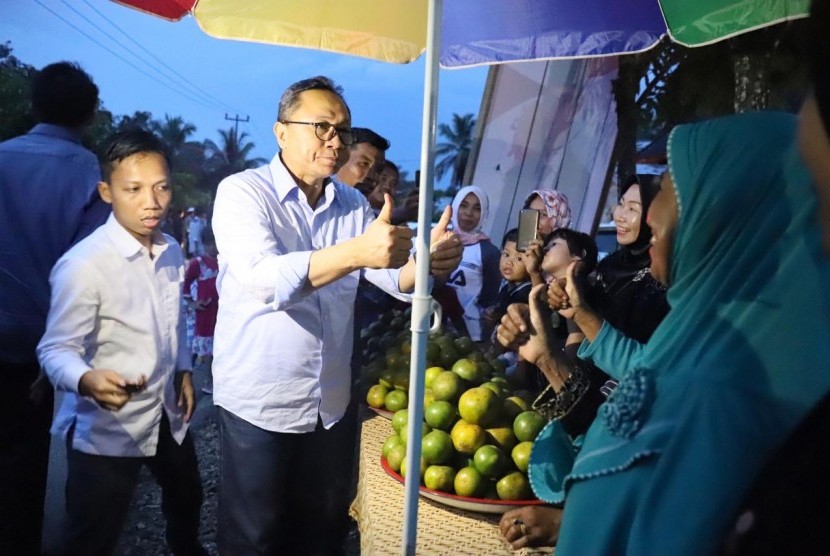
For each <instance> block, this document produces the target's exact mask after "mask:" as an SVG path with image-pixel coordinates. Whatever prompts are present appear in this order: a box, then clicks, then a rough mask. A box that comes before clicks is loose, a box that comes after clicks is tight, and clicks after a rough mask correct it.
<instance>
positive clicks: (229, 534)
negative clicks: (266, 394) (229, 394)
mask: <svg viewBox="0 0 830 556" xmlns="http://www.w3.org/2000/svg"><path fill="white" fill-rule="evenodd" d="M354 408H355V404H350V408H349V409H348V410H347V412H346V414H345V415H344V416H343V418H342V419H341V420H340V421H338V422H337V423H336V424H335V425H334V426H333V427H332V428H331V429H329V430H326V429H325V428H323V425H322V423H321V422H320V420H319V417H318V420H317V427H316V429H315V430H314V431H313V432H308V433H300V434H292V433H278V432H271V431H267V430H264V429H261V428H259V427H257V426H255V425H252V424H251V423H249V422H247V421H245V420H244V419H242V418H240V417H237V416H236V415H234V414H233V413H231V412H229V411H226V410H224V409H223V408H221V407H220V408H218V409H219V422H220V427H221V438H222V441H221V442H222V451H221V462H220V467H221V469H220V484H219V538H218V541H219V553H220V554H232V555H234V556H248V555H254V554H257V555H269V556H270V555H274V554H292V555H293V554H303V555H312V554H314V555H317V554H319V555H327V556H328V555H337V554H342V553H343V545H344V542H345V538H346V534H347V533H348V528H349V517H348V509H349V502H350V500H349V493H350V485H351V475H352V461H353V453H354V445H355V433H354V430H355V420H356V412H355V411H354Z"/></svg>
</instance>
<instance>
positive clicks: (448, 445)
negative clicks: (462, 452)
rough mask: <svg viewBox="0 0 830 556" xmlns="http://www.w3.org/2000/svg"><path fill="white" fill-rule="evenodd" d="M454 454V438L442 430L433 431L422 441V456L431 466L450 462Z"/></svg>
mask: <svg viewBox="0 0 830 556" xmlns="http://www.w3.org/2000/svg"><path fill="white" fill-rule="evenodd" d="M453 452H454V451H453V446H452V437H450V435H449V434H448V433H446V432H444V431H442V430H433V431H431V432H429V434H427V435H425V436H424V438H423V440H421V456H422V457H423V458H424V461H426V462H427V463H428V464H430V465H435V464H443V463H447V462H449V461H450V459H452V456H453Z"/></svg>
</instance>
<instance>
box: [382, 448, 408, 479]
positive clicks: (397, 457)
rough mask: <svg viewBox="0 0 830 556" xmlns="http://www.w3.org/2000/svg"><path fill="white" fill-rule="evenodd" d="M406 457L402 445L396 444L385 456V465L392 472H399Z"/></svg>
mask: <svg viewBox="0 0 830 556" xmlns="http://www.w3.org/2000/svg"><path fill="white" fill-rule="evenodd" d="M405 457H406V447H405V446H404V445H403V444H398V445H397V446H393V447H392V448H390V449H389V453H388V454H387V455H386V463H388V464H389V467H391V468H392V471H396V472H400V470H401V464H402V463H403V460H404V458H405Z"/></svg>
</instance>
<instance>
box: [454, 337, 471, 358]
mask: <svg viewBox="0 0 830 556" xmlns="http://www.w3.org/2000/svg"><path fill="white" fill-rule="evenodd" d="M453 344H454V345H455V349H456V351H458V353H459V355H461V356H462V357H463V356H465V355H467V354H468V353H470V352H472V351H473V347H474V346H475V344H473V340H472V339H471V338H470V337H468V336H461V337H460V338H456V339H455V340H454V341H453Z"/></svg>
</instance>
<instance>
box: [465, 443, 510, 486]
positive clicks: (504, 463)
mask: <svg viewBox="0 0 830 556" xmlns="http://www.w3.org/2000/svg"><path fill="white" fill-rule="evenodd" d="M473 465H474V466H475V468H476V469H478V472H479V473H481V474H482V475H484V476H485V477H487V478H489V479H497V478H498V477H501V476H502V475H504V472H505V471H507V469H508V468H509V467H510V462H509V461H508V459H507V456H505V455H504V452H502V451H501V450H500V449H499V448H497V447H496V446H493V445H492V444H485V445H484V446H482V447H481V448H479V449H478V450H476V453H475V455H473Z"/></svg>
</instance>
